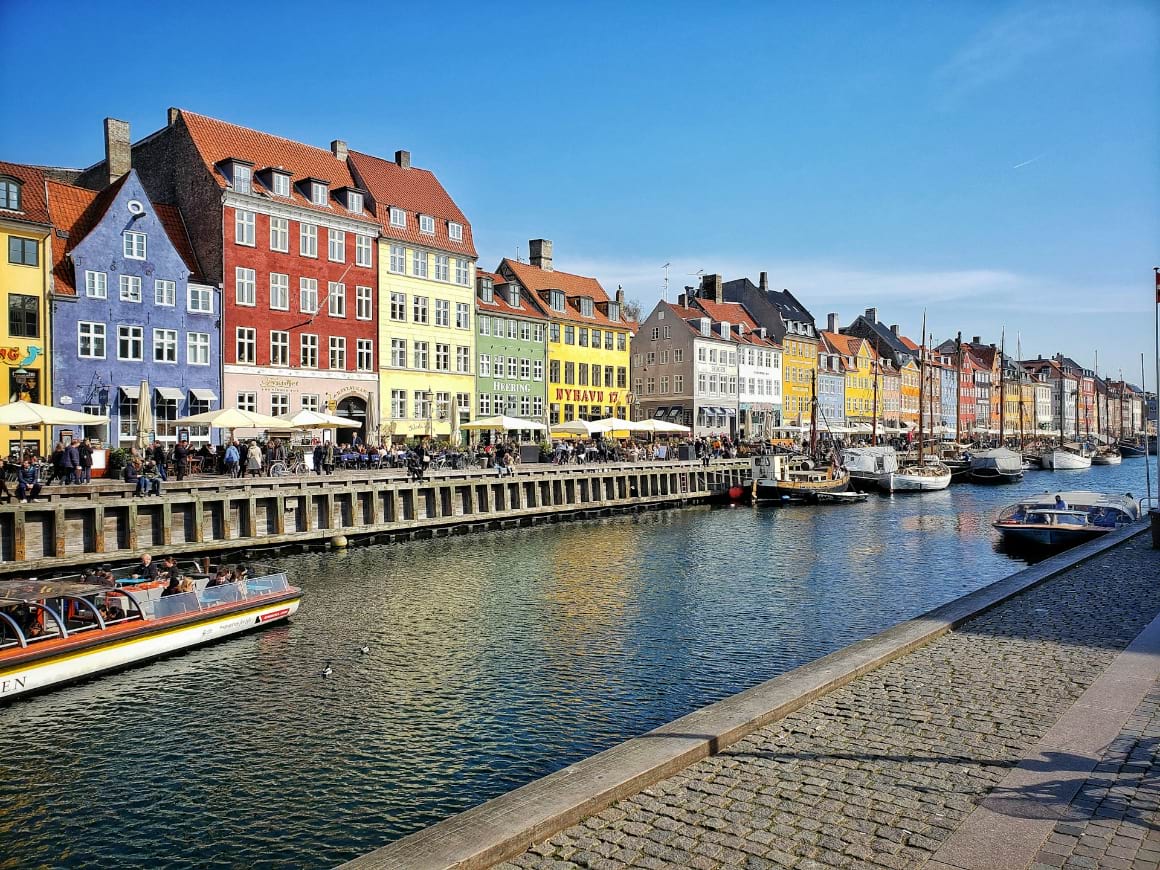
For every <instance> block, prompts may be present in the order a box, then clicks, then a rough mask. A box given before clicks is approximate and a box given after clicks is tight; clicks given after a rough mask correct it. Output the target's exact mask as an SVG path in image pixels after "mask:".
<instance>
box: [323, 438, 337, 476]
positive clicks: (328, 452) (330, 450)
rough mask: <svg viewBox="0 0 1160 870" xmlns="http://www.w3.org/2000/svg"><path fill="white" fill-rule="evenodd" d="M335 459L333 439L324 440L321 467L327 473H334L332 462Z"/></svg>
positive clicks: (333, 462)
mask: <svg viewBox="0 0 1160 870" xmlns="http://www.w3.org/2000/svg"><path fill="white" fill-rule="evenodd" d="M335 461H336V450H335V446H334V442H333V441H327V442H326V448H325V450H323V454H322V467H323V469H324V470H325V471H326V473H327V474H334V464H335Z"/></svg>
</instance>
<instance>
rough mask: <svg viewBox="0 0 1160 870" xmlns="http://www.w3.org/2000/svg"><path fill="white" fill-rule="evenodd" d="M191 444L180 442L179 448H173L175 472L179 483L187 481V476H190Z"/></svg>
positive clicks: (178, 443)
mask: <svg viewBox="0 0 1160 870" xmlns="http://www.w3.org/2000/svg"><path fill="white" fill-rule="evenodd" d="M189 452H190V451H189V442H188V441H178V442H177V446H176V447H174V448H173V472H174V474H176V475H177V479H178V481H182V480H185V476H186V475H187V474H189Z"/></svg>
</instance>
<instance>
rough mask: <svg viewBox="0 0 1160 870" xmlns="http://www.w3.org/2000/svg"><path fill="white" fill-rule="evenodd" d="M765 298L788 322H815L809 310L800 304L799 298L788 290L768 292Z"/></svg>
mask: <svg viewBox="0 0 1160 870" xmlns="http://www.w3.org/2000/svg"><path fill="white" fill-rule="evenodd" d="M765 298H766V299H768V300H769V302H770V304H771V305H773V306H774V307H775V308H777V310H778V311H780V312H781V316H782V317H784V318H786V319H787V320H803V321H807V322H809V323H813V322H814V316H813V315H812V314H810V312H809V310H808V309H807V308H806V307H805V306H804V305H802V304H801V303H800V302H798V300H797V298H796V297H795V296H794V295H793V294H792V293H790V292H789V291H788V290H766V291H765Z"/></svg>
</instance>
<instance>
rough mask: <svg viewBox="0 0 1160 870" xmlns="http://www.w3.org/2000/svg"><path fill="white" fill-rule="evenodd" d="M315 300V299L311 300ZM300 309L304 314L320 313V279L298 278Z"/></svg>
mask: <svg viewBox="0 0 1160 870" xmlns="http://www.w3.org/2000/svg"><path fill="white" fill-rule="evenodd" d="M309 300H313V301H309ZM298 310H299V311H300V312H301V313H302V314H317V313H318V279H317V278H299V279H298Z"/></svg>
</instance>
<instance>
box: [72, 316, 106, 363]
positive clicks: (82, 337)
mask: <svg viewBox="0 0 1160 870" xmlns="http://www.w3.org/2000/svg"><path fill="white" fill-rule="evenodd" d="M108 332H109V331H108V328H107V327H106V326H105V324H103V323H93V322H90V321H87V320H82V321H80V322H79V323H77V357H79V358H80V359H104V358H105V357H106V355H107V354H108V352H109V340H108V339H109V335H108ZM86 340H87V341H88V344H89V350H90V352H89V353H85V352H84V345H85V341H86ZM98 341H99V342H100V343H101V352H100V353H94V352H93V350H94V349H95V347H96V343H97V342H98Z"/></svg>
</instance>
